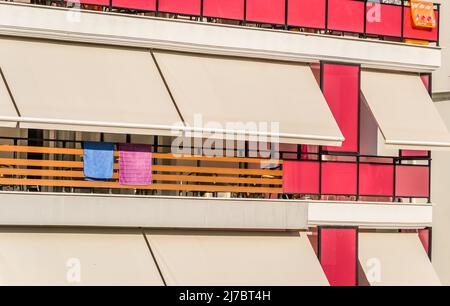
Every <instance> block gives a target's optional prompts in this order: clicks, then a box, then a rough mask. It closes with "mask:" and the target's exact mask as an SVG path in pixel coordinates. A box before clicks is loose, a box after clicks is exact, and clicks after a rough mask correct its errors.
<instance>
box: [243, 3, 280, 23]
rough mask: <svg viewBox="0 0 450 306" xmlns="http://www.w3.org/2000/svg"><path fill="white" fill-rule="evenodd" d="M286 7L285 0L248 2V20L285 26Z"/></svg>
mask: <svg viewBox="0 0 450 306" xmlns="http://www.w3.org/2000/svg"><path fill="white" fill-rule="evenodd" d="M285 5H286V1H285V0H247V20H248V21H254V22H261V23H271V24H284V23H285V20H284V19H285V14H286V11H285Z"/></svg>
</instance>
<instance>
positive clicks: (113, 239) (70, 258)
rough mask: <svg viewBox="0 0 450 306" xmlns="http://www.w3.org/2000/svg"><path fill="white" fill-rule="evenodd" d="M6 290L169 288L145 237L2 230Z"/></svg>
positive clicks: (0, 266) (1, 272)
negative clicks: (17, 287)
mask: <svg viewBox="0 0 450 306" xmlns="http://www.w3.org/2000/svg"><path fill="white" fill-rule="evenodd" d="M0 285H163V282H162V279H161V276H160V274H159V272H158V270H157V268H156V265H155V263H154V261H153V258H152V256H151V253H150V251H149V249H148V246H147V244H146V242H145V238H144V236H143V235H142V233H141V232H137V231H136V232H135V231H124V232H113V231H103V232H100V231H98V232H93V231H90V232H80V231H79V232H58V231H57V230H49V231H48V232H40V230H38V229H35V230H33V231H19V230H17V229H16V230H11V231H8V230H5V229H2V230H1V231H0Z"/></svg>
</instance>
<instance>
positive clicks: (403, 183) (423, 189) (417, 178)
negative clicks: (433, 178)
mask: <svg viewBox="0 0 450 306" xmlns="http://www.w3.org/2000/svg"><path fill="white" fill-rule="evenodd" d="M395 178H396V180H395V195H396V196H398V197H428V190H429V169H428V167H425V166H403V165H402V166H397V167H396V175H395Z"/></svg>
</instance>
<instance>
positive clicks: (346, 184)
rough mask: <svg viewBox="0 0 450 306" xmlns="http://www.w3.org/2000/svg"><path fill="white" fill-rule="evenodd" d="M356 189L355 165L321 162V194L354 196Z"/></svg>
mask: <svg viewBox="0 0 450 306" xmlns="http://www.w3.org/2000/svg"><path fill="white" fill-rule="evenodd" d="M356 187H357V165H356V164H353V163H339V162H323V163H322V193H323V194H338V195H354V194H356Z"/></svg>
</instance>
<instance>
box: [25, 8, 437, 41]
mask: <svg viewBox="0 0 450 306" xmlns="http://www.w3.org/2000/svg"><path fill="white" fill-rule="evenodd" d="M19 2H21V1H19ZM386 2H387V3H383V1H382V3H375V2H371V1H369V0H331V1H326V0H319V1H315V2H314V4H313V5H312V4H311V3H310V1H307V0H262V1H260V0H190V1H180V0H159V1H158V0H129V1H124V0H81V1H64V0H61V1H50V2H49V3H48V4H49V5H56V6H60V7H69V8H82V9H87V10H95V11H108V12H118V13H124V12H125V13H130V14H147V15H150V16H157V17H166V18H175V19H177V18H182V19H183V18H188V19H189V20H196V21H200V22H205V21H206V22H212V23H225V24H235V25H240V26H253V27H266V28H275V29H283V30H292V31H301V32H309V33H324V34H331V35H339V34H340V35H345V34H352V35H356V36H358V37H360V38H378V39H382V40H385V39H386V40H394V41H400V42H403V41H404V40H422V41H426V42H430V43H436V44H437V45H439V27H436V28H434V29H432V30H420V29H417V28H415V27H414V26H413V24H412V20H411V18H410V16H411V6H410V3H409V1H400V0H399V1H386ZM37 3H38V4H42V3H41V2H40V1H37ZM45 3H46V2H45V1H44V4H45ZM434 9H435V14H436V18H437V20H438V22H437V24H439V15H440V4H435V5H434Z"/></svg>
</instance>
